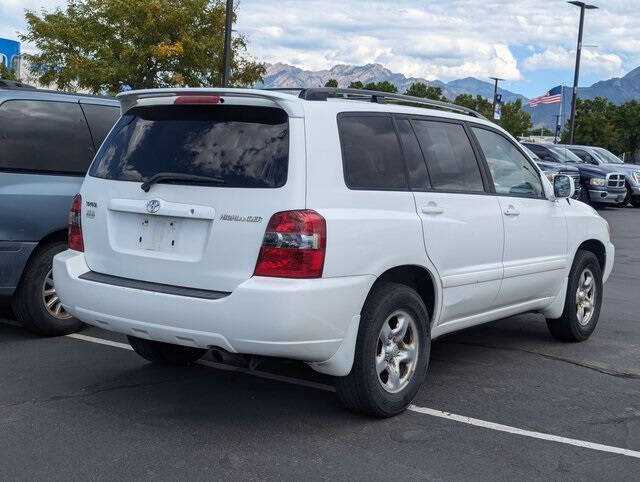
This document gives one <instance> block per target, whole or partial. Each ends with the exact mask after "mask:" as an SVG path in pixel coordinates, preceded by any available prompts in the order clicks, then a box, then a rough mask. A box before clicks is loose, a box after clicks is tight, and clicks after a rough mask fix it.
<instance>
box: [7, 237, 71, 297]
mask: <svg viewBox="0 0 640 482" xmlns="http://www.w3.org/2000/svg"><path fill="white" fill-rule="evenodd" d="M66 241H67V230H66V229H59V230H57V231H52V232H51V233H49V234H47V235H46V236H45V237H43V238H42V239H41V240H40V241H38V244H36V246H35V247H34V248H33V250H32V251H31V254H30V255H29V257H28V258H27V261H26V263H25V264H24V266H23V267H22V273H21V274H20V281H19V282H18V286H20V284H21V283H22V279H23V277H24V272H25V271H26V269H27V266H29V263H31V262H32V261H33V259H34V258H35V257H36V256H38V253H39V252H40V251H41V250H42V248H44V247H45V246H47V245H49V244H51V243H54V242H66Z"/></svg>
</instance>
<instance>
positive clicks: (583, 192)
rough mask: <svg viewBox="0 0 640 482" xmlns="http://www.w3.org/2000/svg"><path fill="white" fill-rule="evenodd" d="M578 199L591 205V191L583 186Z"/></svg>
mask: <svg viewBox="0 0 640 482" xmlns="http://www.w3.org/2000/svg"><path fill="white" fill-rule="evenodd" d="M578 201H582V202H583V203H585V204H588V205H589V206H591V198H590V197H589V191H588V190H587V188H586V187H584V186H582V189H580V196H579V197H578Z"/></svg>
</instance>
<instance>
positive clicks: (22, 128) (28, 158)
mask: <svg viewBox="0 0 640 482" xmlns="http://www.w3.org/2000/svg"><path fill="white" fill-rule="evenodd" d="M94 154H95V150H94V147H93V142H92V141H91V136H90V134H89V128H88V127H87V123H86V122H85V120H84V115H82V110H80V106H79V105H78V103H77V102H54V101H40V100H8V101H6V102H5V103H3V104H2V105H1V106H0V169H10V170H20V171H33V172H52V173H69V174H83V175H84V174H85V173H86V172H87V168H88V167H89V163H90V162H91V159H92V158H93V155H94Z"/></svg>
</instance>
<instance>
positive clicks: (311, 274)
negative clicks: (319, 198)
mask: <svg viewBox="0 0 640 482" xmlns="http://www.w3.org/2000/svg"><path fill="white" fill-rule="evenodd" d="M326 245H327V225H326V222H325V220H324V218H323V217H322V216H320V215H319V214H318V213H317V212H315V211H311V210H301V211H283V212H280V213H276V214H274V215H273V216H271V219H270V220H269V224H268V225H267V230H266V232H265V233H264V239H263V241H262V248H261V249H260V255H259V256H258V262H257V263H256V270H255V275H256V276H272V277H277V278H320V277H322V269H323V267H324V252H325V248H326Z"/></svg>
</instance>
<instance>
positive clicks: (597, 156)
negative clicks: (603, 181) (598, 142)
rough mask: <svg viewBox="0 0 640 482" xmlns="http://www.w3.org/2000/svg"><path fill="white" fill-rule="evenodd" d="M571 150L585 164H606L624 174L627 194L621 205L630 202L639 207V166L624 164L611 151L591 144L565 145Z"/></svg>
mask: <svg viewBox="0 0 640 482" xmlns="http://www.w3.org/2000/svg"><path fill="white" fill-rule="evenodd" d="M566 147H567V148H568V149H569V150H570V151H571V152H573V153H574V154H575V155H576V156H578V157H579V158H580V159H582V160H583V161H584V162H586V163H587V164H593V165H596V166H606V167H609V168H611V169H615V170H616V171H619V172H621V173H623V174H624V177H625V181H626V182H625V184H626V189H627V194H626V196H625V198H624V201H622V203H621V206H626V205H627V204H629V203H631V204H632V205H633V206H634V207H637V208H640V166H638V165H636V164H626V163H625V162H624V161H623V160H622V159H620V158H619V157H618V156H616V155H615V154H613V153H612V152H610V151H608V150H606V149H604V148H602V147H593V146H566Z"/></svg>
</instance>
